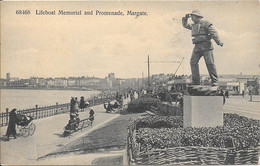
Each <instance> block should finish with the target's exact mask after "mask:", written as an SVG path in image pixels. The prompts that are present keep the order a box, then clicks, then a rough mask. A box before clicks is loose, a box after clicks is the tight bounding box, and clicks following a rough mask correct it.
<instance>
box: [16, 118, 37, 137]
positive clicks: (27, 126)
mask: <svg viewBox="0 0 260 166" xmlns="http://www.w3.org/2000/svg"><path fill="white" fill-rule="evenodd" d="M32 120H33V117H31V116H26V115H23V114H17V122H16V124H17V128H18V131H19V133H18V135H21V136H23V137H28V136H32V135H33V134H34V132H35V129H36V125H35V124H34V123H33V122H32Z"/></svg>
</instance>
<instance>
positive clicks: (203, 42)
mask: <svg viewBox="0 0 260 166" xmlns="http://www.w3.org/2000/svg"><path fill="white" fill-rule="evenodd" d="M190 17H191V20H192V21H193V22H194V24H188V18H190ZM202 18H203V16H202V15H201V14H200V11H199V10H193V11H192V13H191V14H186V16H185V17H183V18H182V24H183V27H184V28H187V29H189V30H191V36H192V37H194V38H193V39H192V43H193V44H195V47H194V49H193V52H192V56H191V59H190V65H191V72H192V84H193V85H200V73H199V65H198V63H199V60H200V58H201V57H204V60H205V62H206V66H207V69H208V72H209V76H210V79H211V85H212V86H216V85H217V82H218V75H217V70H216V66H215V64H214V57H213V45H212V43H211V39H212V38H213V39H214V41H215V42H216V43H217V44H218V45H219V46H221V47H222V46H223V43H222V42H221V41H220V39H219V37H218V33H217V31H216V30H215V29H214V28H213V25H212V23H211V22H209V21H206V20H202Z"/></svg>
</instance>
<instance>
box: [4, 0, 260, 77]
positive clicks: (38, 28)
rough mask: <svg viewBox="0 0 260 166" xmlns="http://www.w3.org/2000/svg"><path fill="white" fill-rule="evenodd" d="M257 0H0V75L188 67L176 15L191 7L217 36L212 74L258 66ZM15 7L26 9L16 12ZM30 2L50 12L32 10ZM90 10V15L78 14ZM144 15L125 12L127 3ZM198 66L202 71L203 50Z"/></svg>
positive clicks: (124, 73) (137, 72)
mask: <svg viewBox="0 0 260 166" xmlns="http://www.w3.org/2000/svg"><path fill="white" fill-rule="evenodd" d="M259 7H260V6H259V1H246V2H242V1H224V2H217V1H213V2H212V1H197V2H191V1H184V2H178V1H160V2H159V1H152V2H151V1H150V2H149V1H145V2H136V1H132V2H131V1H127V2H123V1H114V2H2V3H1V78H5V77H6V73H10V74H11V77H19V78H29V77H31V76H38V77H44V78H47V77H71V76H72V77H73V76H74V77H80V76H95V77H100V78H104V77H105V76H107V74H108V73H110V72H113V73H115V76H116V77H119V78H132V77H135V78H138V77H139V78H141V77H142V75H144V77H147V57H148V55H149V57H150V60H151V61H177V62H172V63H170V62H169V63H160V62H151V64H150V70H151V74H159V73H166V74H167V73H175V72H176V70H177V68H178V65H179V63H178V61H181V60H182V58H184V60H183V63H182V64H181V66H180V68H179V69H178V71H177V74H187V75H190V74H191V71H190V64H189V61H190V57H191V53H192V50H193V47H194V45H193V44H192V42H191V32H190V31H189V30H187V29H185V28H183V26H182V22H181V19H182V17H183V16H185V14H187V13H191V11H192V10H193V9H199V10H200V11H201V13H202V15H203V16H204V18H203V19H205V20H208V21H210V22H212V24H213V26H214V28H215V29H216V30H217V31H218V34H219V37H220V40H221V41H222V42H223V43H224V46H223V47H219V46H218V45H216V43H215V42H214V41H213V40H212V42H213V45H214V48H215V49H214V59H215V64H216V67H217V71H218V74H240V73H241V72H242V73H243V74H254V75H256V74H260V72H259V71H260V70H259V69H260V68H259V64H260V56H259V51H260V42H259V37H260V33H259V32H260V21H259V20H260V19H259V16H260V15H259V14H260V13H259V12H260V10H259ZM17 10H30V15H18V14H16V11H17ZM36 10H48V11H52V10H55V11H56V15H36ZM59 10H65V11H75V10H77V11H79V10H81V11H82V15H80V16H78V15H72V16H69V15H57V13H58V11H59ZM91 10H93V12H94V15H88V16H87V15H83V14H84V13H83V12H84V11H91ZM96 10H99V11H122V12H123V13H124V16H107V15H106V16H104V15H103V16H102V15H95V11H96ZM130 10H131V11H136V12H146V13H147V15H146V16H139V17H135V16H132V15H127V11H130ZM199 64H200V73H201V74H207V73H208V72H207V69H206V66H205V62H204V60H203V58H202V59H201V60H200V63H199Z"/></svg>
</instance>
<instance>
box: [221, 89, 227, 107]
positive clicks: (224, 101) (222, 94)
mask: <svg viewBox="0 0 260 166" xmlns="http://www.w3.org/2000/svg"><path fill="white" fill-rule="evenodd" d="M220 95H221V96H222V97H223V105H224V104H225V103H226V97H225V93H224V91H223V90H221V91H220Z"/></svg>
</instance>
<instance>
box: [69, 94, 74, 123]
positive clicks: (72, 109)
mask: <svg viewBox="0 0 260 166" xmlns="http://www.w3.org/2000/svg"><path fill="white" fill-rule="evenodd" d="M74 105H75V99H74V97H71V100H70V119H73V116H72V114H74V113H75V110H74Z"/></svg>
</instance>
